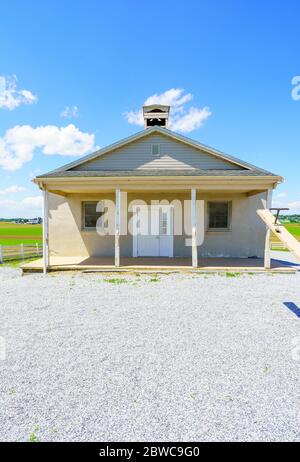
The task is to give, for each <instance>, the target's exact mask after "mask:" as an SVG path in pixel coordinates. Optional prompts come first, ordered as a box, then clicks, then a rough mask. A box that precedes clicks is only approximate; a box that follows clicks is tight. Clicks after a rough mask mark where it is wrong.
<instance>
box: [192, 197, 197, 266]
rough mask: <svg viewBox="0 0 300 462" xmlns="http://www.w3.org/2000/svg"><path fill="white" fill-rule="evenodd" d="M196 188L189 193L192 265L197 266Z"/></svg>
mask: <svg viewBox="0 0 300 462" xmlns="http://www.w3.org/2000/svg"><path fill="white" fill-rule="evenodd" d="M196 195H197V191H196V189H192V193H191V225H192V266H193V268H197V266H198V250H197V223H196V216H197V215H196Z"/></svg>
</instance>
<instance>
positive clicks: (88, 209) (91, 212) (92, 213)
mask: <svg viewBox="0 0 300 462" xmlns="http://www.w3.org/2000/svg"><path fill="white" fill-rule="evenodd" d="M96 207H97V202H95V203H88V204H84V209H83V210H84V220H83V222H84V228H95V227H96V224H97V220H98V218H99V217H101V216H102V215H103V214H104V212H97V211H96Z"/></svg>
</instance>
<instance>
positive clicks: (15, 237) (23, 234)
mask: <svg viewBox="0 0 300 462" xmlns="http://www.w3.org/2000/svg"><path fill="white" fill-rule="evenodd" d="M36 242H38V243H41V242H42V225H26V224H24V225H23V224H22V225H18V224H16V223H10V222H0V245H17V244H35V243H36Z"/></svg>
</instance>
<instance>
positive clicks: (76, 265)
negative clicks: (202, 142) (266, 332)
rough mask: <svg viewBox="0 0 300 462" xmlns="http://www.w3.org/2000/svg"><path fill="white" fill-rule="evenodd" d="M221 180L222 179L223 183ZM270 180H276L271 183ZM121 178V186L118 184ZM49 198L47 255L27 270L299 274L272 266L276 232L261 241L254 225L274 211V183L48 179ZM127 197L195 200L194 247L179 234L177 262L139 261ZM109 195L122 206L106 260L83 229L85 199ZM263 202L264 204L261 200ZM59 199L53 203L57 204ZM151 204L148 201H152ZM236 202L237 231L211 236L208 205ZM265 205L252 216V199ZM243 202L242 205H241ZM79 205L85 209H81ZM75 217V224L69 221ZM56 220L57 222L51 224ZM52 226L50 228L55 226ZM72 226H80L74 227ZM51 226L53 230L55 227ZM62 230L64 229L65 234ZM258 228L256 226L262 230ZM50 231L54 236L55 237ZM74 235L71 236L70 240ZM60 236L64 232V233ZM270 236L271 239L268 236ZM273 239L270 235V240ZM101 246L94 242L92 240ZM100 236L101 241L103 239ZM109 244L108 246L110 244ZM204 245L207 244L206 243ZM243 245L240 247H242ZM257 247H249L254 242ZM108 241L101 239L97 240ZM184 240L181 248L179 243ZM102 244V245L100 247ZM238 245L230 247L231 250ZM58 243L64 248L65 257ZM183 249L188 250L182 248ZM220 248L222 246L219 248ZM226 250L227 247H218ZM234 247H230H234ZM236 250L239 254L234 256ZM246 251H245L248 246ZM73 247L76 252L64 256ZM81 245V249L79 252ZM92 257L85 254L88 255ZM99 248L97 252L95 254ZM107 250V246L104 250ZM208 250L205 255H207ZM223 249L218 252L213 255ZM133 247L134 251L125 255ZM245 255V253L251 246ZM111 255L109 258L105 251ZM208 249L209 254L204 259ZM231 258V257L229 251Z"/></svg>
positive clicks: (46, 207) (192, 204)
mask: <svg viewBox="0 0 300 462" xmlns="http://www.w3.org/2000/svg"><path fill="white" fill-rule="evenodd" d="M216 180H217V181H216ZM268 180H269V181H270V179H268ZM116 181H117V183H116ZM39 186H40V187H41V189H42V190H43V196H44V227H43V230H44V234H43V243H44V254H43V259H41V260H37V261H34V262H31V263H27V264H24V265H23V271H24V272H25V271H41V270H42V271H43V272H44V273H46V272H47V271H53V270H56V271H57V270H68V269H72V270H97V271H133V270H134V271H141V270H145V271H147V270H149V271H156V270H161V271H175V270H176V271H191V270H195V271H236V272H240V271H248V272H257V271H264V270H272V271H273V270H274V271H279V270H281V271H291V270H290V269H289V268H287V267H286V266H284V265H280V264H277V263H274V262H271V259H270V251H269V240H270V236H269V233H268V232H266V228H265V226H264V225H263V224H262V223H259V227H260V231H259V237H258V238H257V239H256V241H257V242H258V243H259V245H257V244H256V243H255V239H254V238H253V234H254V233H253V232H252V231H251V229H250V228H251V226H253V220H258V222H260V219H259V218H258V217H257V214H256V209H257V208H261V207H262V205H261V203H262V201H263V202H264V205H263V207H269V204H270V201H271V190H272V187H273V183H271V182H270V183H268V182H266V178H257V177H254V178H251V177H250V178H247V179H246V178H243V179H242V180H241V178H235V177H232V178H230V179H228V178H226V179H224V178H220V177H217V178H206V177H203V178H199V177H196V178H195V177H192V176H190V177H189V178H188V180H187V178H186V177H176V178H174V177H172V178H170V177H164V178H162V177H159V178H157V177H152V176H151V177H147V178H145V177H143V178H140V177H128V178H125V177H120V178H118V179H116V178H115V177H104V178H103V177H102V178H97V177H96V178H93V177H91V178H85V180H84V182H83V181H82V178H74V177H72V178H64V179H62V180H59V179H58V178H47V180H46V181H45V183H43V182H39ZM122 193H126V194H127V193H128V195H129V196H130V197H131V198H133V197H134V198H140V197H141V198H143V199H145V198H148V199H149V200H150V199H152V198H156V199H157V198H159V200H164V199H167V200H176V199H178V197H179V198H181V199H180V200H185V199H187V200H188V201H189V203H190V205H189V211H188V218H189V220H190V234H189V239H190V247H189V248H188V250H187V248H185V250H184V251H183V249H184V247H183V244H182V242H183V240H184V239H185V238H186V237H187V236H180V237H175V239H174V253H172V256H171V258H168V257H166V256H146V255H143V256H136V255H134V249H133V247H134V243H133V239H132V236H131V237H128V236H125V237H124V236H123V235H122V228H124V225H125V227H127V224H128V223H127V221H126V222H125V220H123V212H124V208H126V206H125V204H124V202H123V200H122ZM54 196H55V197H57V198H60V199H61V204H59V205H57V204H56V203H55V204H54V203H51V204H50V207H49V201H50V202H51V201H52V200H53V197H54ZM103 197H108V198H110V199H112V200H113V202H114V204H115V212H114V230H113V231H114V232H113V235H110V236H104V237H100V239H102V243H103V242H107V243H109V244H108V245H109V246H110V247H109V249H110V250H109V254H108V255H107V252H106V244H105V246H104V247H105V249H104V252H103V255H102V254H101V252H102V251H101V252H97V249H96V251H95V242H96V240H95V239H94V238H92V233H91V232H90V231H88V230H86V229H84V228H83V227H82V204H83V202H84V201H92V200H101V198H103ZM258 198H259V199H258ZM50 199H51V200H50ZM148 199H146V200H148ZM216 199H217V200H219V201H224V200H225V201H226V200H230V201H232V202H233V203H234V205H233V218H232V220H233V225H232V229H228V230H222V233H220V232H218V231H216V232H211V230H209V229H207V224H206V221H207V217H206V205H207V204H208V202H209V201H210V200H216ZM251 200H254V201H259V204H260V205H259V207H256V206H253V203H252V205H251V206H250V205H249V211H250V212H251V216H248V215H247V214H248V212H247V210H245V206H246V208H247V207H248V205H247V204H250V201H251ZM197 201H202V202H203V203H205V205H204V207H203V216H202V218H203V219H202V225H203V227H202V231H200V232H199V229H198V227H197V208H196V204H197ZM234 201H235V202H234ZM76 207H77V208H76ZM65 212H67V213H68V214H69V217H68V223H67V225H65V224H64V221H63V219H64V218H65V217H66V216H67V213H65ZM49 217H50V220H49ZM49 222H50V223H49ZM71 224H72V227H71ZM49 225H50V226H49ZM58 225H59V226H60V227H61V228H60V230H59V228H58ZM255 226H257V225H254V227H253V229H256V228H255ZM49 229H50V233H49ZM67 232H68V233H69V234H68V235H67ZM201 232H202V234H203V239H204V238H205V246H206V247H205V246H204V247H203V246H202V244H201V243H200V244H199V236H200V234H201ZM59 233H60V234H59ZM261 233H263V239H261V236H262V234H261ZM264 235H265V237H264ZM93 239H94V241H93V244H92V240H93ZM97 239H99V236H97ZM105 239H106V241H104V240H105ZM200 240H201V239H200ZM237 241H239V242H237ZM250 241H251V242H252V243H251V244H249V242H250ZM262 241H263V248H262V252H260V255H259V258H249V257H253V256H256V257H257V254H256V253H254V252H252V250H249V249H250V248H251V246H252V248H253V249H255V248H258V247H262V246H261V244H260V243H261V242H262ZM97 242H100V241H97ZM176 242H177V244H176ZM97 245H98V244H97ZM229 245H230V246H231V249H230V250H228V249H229V247H228V246H229ZM58 246H60V251H59V252H57V249H58ZM176 246H177V249H178V248H179V247H180V252H179V253H178V252H177V251H175V247H176ZM214 246H215V247H214ZM217 246H219V248H217ZM226 246H227V247H226ZM234 246H236V248H237V254H238V255H241V257H240V258H236V255H232V256H231V255H230V252H231V253H232V252H233V251H234V250H233V249H232V247H234ZM243 247H244V248H245V254H243V252H241V249H243ZM65 248H68V252H66V253H65V254H64V253H63V252H64V250H65ZM73 248H74V251H73ZM82 249H83V250H85V251H86V253H87V255H86V254H85V252H81V250H82ZM91 249H92V250H91ZM99 249H100V247H99ZM203 249H204V250H203ZM211 249H213V250H215V255H214V254H213V253H212V252H211ZM125 250H126V252H127V253H124V251H125ZM243 250H244V249H243ZM105 252H106V254H105ZM201 252H202V254H201ZM99 253H100V254H99ZM227 253H228V254H227Z"/></svg>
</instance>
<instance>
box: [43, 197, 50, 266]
mask: <svg viewBox="0 0 300 462" xmlns="http://www.w3.org/2000/svg"><path fill="white" fill-rule="evenodd" d="M48 265H49V254H48V191H47V189H43V273H44V274H47V267H48Z"/></svg>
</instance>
